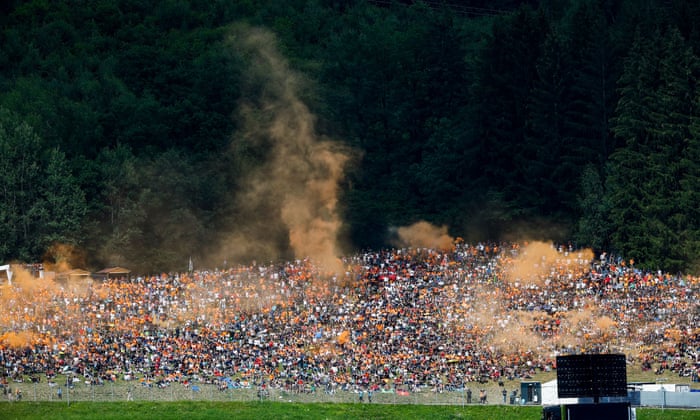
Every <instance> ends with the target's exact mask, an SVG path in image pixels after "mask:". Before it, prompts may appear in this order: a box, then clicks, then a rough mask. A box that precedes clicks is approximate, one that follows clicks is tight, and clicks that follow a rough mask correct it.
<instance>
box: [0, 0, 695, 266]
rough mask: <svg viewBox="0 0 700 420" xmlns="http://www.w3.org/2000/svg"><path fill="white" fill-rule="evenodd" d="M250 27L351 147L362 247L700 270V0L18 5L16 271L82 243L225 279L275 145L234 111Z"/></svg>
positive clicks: (11, 195) (5, 96) (11, 57)
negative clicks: (436, 235)
mask: <svg viewBox="0 0 700 420" xmlns="http://www.w3.org/2000/svg"><path fill="white" fill-rule="evenodd" d="M452 3H454V4H452ZM242 24H245V25H247V26H249V27H256V28H263V29H264V30H266V31H269V32H271V33H273V34H274V35H275V37H276V41H275V42H276V45H277V49H278V50H279V51H280V52H281V54H282V55H283V56H284V57H285V59H286V60H287V63H286V65H287V66H288V67H289V68H290V69H292V70H293V71H294V72H295V74H298V75H300V76H301V77H303V79H304V83H303V89H299V91H298V92H299V95H300V96H301V97H300V98H299V99H300V101H301V102H303V103H304V104H305V105H306V106H307V107H308V108H309V110H310V112H311V113H312V114H313V116H314V118H315V120H314V129H315V130H317V131H318V135H319V136H323V137H324V138H329V139H334V140H333V141H335V142H338V143H342V144H343V145H344V146H347V147H349V148H350V149H352V150H353V151H355V153H356V157H357V159H355V160H354V161H353V164H352V165H348V166H347V168H346V172H345V176H344V178H343V183H342V185H341V193H340V196H339V209H340V211H341V212H342V218H343V220H344V222H345V223H344V226H345V228H344V230H342V231H341V232H340V235H341V237H342V238H344V239H345V240H346V242H347V244H348V245H347V246H348V249H358V248H362V247H372V248H378V247H381V246H385V245H387V240H388V233H389V232H391V229H392V228H394V227H399V226H405V225H409V224H411V223H414V222H416V221H419V220H427V221H429V222H431V223H433V224H436V225H446V226H449V228H450V234H452V235H454V236H461V237H463V238H465V239H467V240H470V241H475V240H486V239H492V240H493V239H514V238H521V237H530V238H533V239H552V240H556V241H563V240H572V241H575V242H576V245H577V246H587V247H593V248H595V249H605V250H608V251H611V252H615V253H616V254H618V255H622V256H624V257H625V258H628V259H629V258H633V259H635V260H636V261H637V264H638V265H640V266H643V267H646V268H659V269H663V270H668V271H697V268H698V262H699V261H698V257H697V256H698V255H700V254H699V251H700V210H699V206H698V203H700V196H699V195H700V119H699V117H700V111H699V107H700V94H699V92H698V81H697V78H698V76H699V74H700V67H699V63H698V54H699V53H698V52H699V51H700V3H698V2H696V1H691V0H673V1H664V0H570V1H562V0H549V1H547V0H543V1H539V2H536V1H529V2H527V1H507V0H503V1H491V2H483V1H474V2H469V1H465V2H434V1H426V2H412V1H393V2H391V1H386V2H385V1H342V0H335V1H334V0H311V1H295V0H291V1H290V0H285V1H279V0H268V1H206V2H194V1H185V0H164V1H157V2H152V1H144V0H109V1H107V0H95V1H85V0H72V1H71V0H64V1H46V0H32V1H6V2H3V3H2V5H0V29H1V31H0V165H2V171H0V178H1V181H2V182H1V184H0V188H1V189H0V261H8V260H23V261H37V260H46V259H49V260H51V259H54V260H55V259H60V258H66V257H65V255H64V254H61V252H62V251H60V252H59V251H57V249H65V247H64V246H66V245H67V246H72V247H73V249H75V250H80V254H81V256H82V258H83V259H82V260H81V261H80V263H79V264H82V265H85V266H91V267H99V266H105V265H127V266H129V267H130V268H133V269H138V270H153V271H159V270H182V269H185V268H186V264H187V261H188V258H189V257H190V256H193V257H194V258H195V260H197V261H200V262H201V263H205V262H206V263H207V264H213V265H218V266H220V265H221V261H223V260H224V259H225V258H226V255H220V254H217V253H216V251H217V249H220V248H221V244H222V241H223V240H225V238H226V232H230V231H231V229H233V228H234V227H235V226H240V225H243V224H245V223H246V219H245V216H246V214H245V213H244V212H242V211H241V210H240V208H239V207H237V205H236V204H235V203H237V202H238V201H239V199H240V194H241V193H242V189H243V180H244V179H246V178H247V177H249V176H250V174H251V173H253V172H254V171H256V168H258V167H259V165H260V164H261V163H262V162H264V161H265V160H266V153H267V150H268V148H269V144H268V145H266V144H265V142H260V141H259V139H253V138H251V136H250V135H248V134H247V133H244V132H243V125H244V122H242V120H241V118H240V116H239V112H238V111H237V110H239V109H240V107H241V106H242V104H246V103H250V102H251V101H253V102H255V101H259V99H256V98H261V97H264V96H265V94H266V92H267V89H268V87H267V86H266V85H265V84H264V83H263V82H262V81H261V80H258V79H256V76H255V75H254V74H252V73H251V72H250V69H251V66H255V63H254V61H255V59H254V58H253V57H251V54H250V52H249V51H248V50H247V49H245V48H240V47H239V45H238V39H237V38H236V36H232V35H231V33H232V28H235V27H239V26H240V25H242ZM246 118H249V119H250V118H252V119H265V118H266V115H265V107H264V106H260V107H258V108H257V111H256V112H254V113H253V115H247V116H246ZM273 231H274V232H276V234H279V235H281V236H284V234H285V232H283V231H281V232H280V231H278V230H273ZM278 242H280V243H285V241H284V238H283V237H282V238H281V239H280V240H279V241H278ZM57 244H60V245H61V247H58V248H57ZM208 255H216V258H217V260H216V261H210V260H207V259H206V258H207V256H208ZM263 257H269V258H274V257H279V255H264V256H263ZM71 258H76V257H75V256H71Z"/></svg>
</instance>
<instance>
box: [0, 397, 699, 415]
mask: <svg viewBox="0 0 700 420" xmlns="http://www.w3.org/2000/svg"><path fill="white" fill-rule="evenodd" d="M541 413H542V408H541V407H537V406H526V407H520V406H515V407H512V406H498V405H491V406H488V405H487V406H479V405H476V406H465V407H462V406H436V405H391V404H371V405H370V404H325V403H304V404H302V403H280V402H206V401H180V402H140V401H138V402H114V403H109V402H77V403H70V404H68V403H67V402H24V401H23V402H14V403H9V402H3V403H0V418H2V419H3V420H12V419H19V420H28V419H80V420H91V419H95V420H97V419H188V420H195V419H221V418H235V419H256V420H262V419H402V420H411V419H431V420H439V419H494V420H526V419H528V420H531V419H540V417H541ZM699 417H700V412H699V411H692V410H661V409H651V408H638V409H637V419H638V420H657V419H658V420H661V419H664V420H665V419H674V420H691V419H692V420H694V419H697V418H699Z"/></svg>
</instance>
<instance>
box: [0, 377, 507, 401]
mask: <svg viewBox="0 0 700 420" xmlns="http://www.w3.org/2000/svg"><path fill="white" fill-rule="evenodd" d="M18 390H19V397H18V392H17V391H18ZM489 391H490V392H487V395H488V399H487V402H486V403H487V404H503V399H502V397H501V392H500V391H499V389H498V388H493V389H492V390H489ZM478 394H479V393H478V390H474V391H473V392H472V396H471V398H470V396H469V394H468V392H467V391H466V390H457V391H445V392H435V391H433V390H429V389H425V390H421V391H417V392H401V391H399V392H394V391H393V390H392V391H389V392H386V391H385V392H381V391H376V392H373V393H371V394H370V393H368V392H367V391H365V392H363V393H362V394H360V393H359V392H357V391H348V390H336V391H333V392H326V391H324V390H323V389H311V390H306V391H303V392H295V391H287V390H284V389H278V388H266V389H264V390H263V389H262V388H260V387H248V388H221V387H219V386H217V385H215V384H199V383H198V384H189V385H184V384H181V383H172V384H169V385H167V386H164V387H159V386H155V385H148V386H144V385H142V384H139V383H138V382H132V383H127V382H117V383H112V382H107V383H105V384H102V385H91V384H84V383H76V384H74V385H73V386H71V387H66V386H65V385H64V386H59V385H56V384H48V383H46V382H40V383H27V382H24V383H11V384H9V385H7V386H6V387H5V388H3V389H2V395H3V397H4V399H5V401H17V400H21V401H61V402H65V403H67V404H70V402H74V401H186V400H192V401H279V402H308V403H310V402H314V403H358V404H369V403H372V404H433V405H467V404H479V403H480V402H479V395H478Z"/></svg>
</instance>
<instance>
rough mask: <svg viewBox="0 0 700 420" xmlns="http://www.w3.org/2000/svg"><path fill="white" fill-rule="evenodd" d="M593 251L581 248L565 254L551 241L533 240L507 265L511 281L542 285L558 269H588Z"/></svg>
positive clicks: (508, 277) (507, 272) (508, 276)
mask: <svg viewBox="0 0 700 420" xmlns="http://www.w3.org/2000/svg"><path fill="white" fill-rule="evenodd" d="M592 258H593V251H591V250H579V251H577V252H576V253H575V254H572V255H571V256H567V257H565V256H563V255H561V254H560V253H559V252H557V250H556V249H555V248H554V246H553V245H552V243H551V242H531V243H527V244H526V245H525V246H524V247H523V248H521V249H520V252H519V254H518V256H517V257H516V258H515V259H514V260H512V261H511V262H510V264H507V266H506V267H505V271H506V275H507V279H508V280H509V281H511V282H520V283H526V284H537V285H542V284H543V282H544V280H545V279H546V278H548V277H550V276H551V275H553V274H554V273H555V272H557V271H561V270H566V271H571V272H573V273H582V272H585V271H588V269H589V267H590V265H589V263H590V261H591V259H592Z"/></svg>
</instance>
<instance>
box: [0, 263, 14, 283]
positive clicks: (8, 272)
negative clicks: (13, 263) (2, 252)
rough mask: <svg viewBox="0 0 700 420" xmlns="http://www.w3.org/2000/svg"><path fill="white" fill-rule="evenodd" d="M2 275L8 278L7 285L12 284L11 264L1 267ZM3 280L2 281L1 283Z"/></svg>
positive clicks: (0, 272)
mask: <svg viewBox="0 0 700 420" xmlns="http://www.w3.org/2000/svg"><path fill="white" fill-rule="evenodd" d="M0 274H4V275H6V276H7V284H12V267H10V264H5V265H0ZM1 282H2V280H0V283H1Z"/></svg>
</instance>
